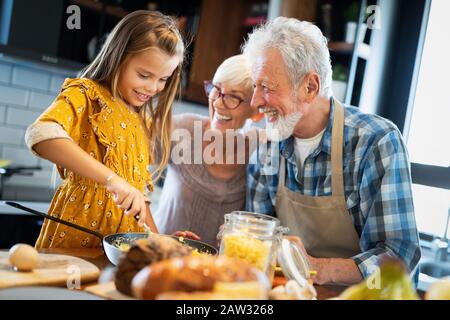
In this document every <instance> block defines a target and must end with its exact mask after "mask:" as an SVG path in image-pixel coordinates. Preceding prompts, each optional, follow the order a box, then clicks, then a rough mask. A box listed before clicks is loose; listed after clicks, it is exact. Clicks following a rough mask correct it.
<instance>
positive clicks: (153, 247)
mask: <svg viewBox="0 0 450 320" xmlns="http://www.w3.org/2000/svg"><path fill="white" fill-rule="evenodd" d="M191 252H192V249H191V248H190V247H188V246H185V245H183V244H181V243H179V242H178V241H176V240H175V239H172V238H170V237H167V236H162V235H157V234H152V235H150V236H149V237H148V238H146V239H139V240H137V241H136V242H135V243H134V244H133V245H132V246H131V247H130V249H129V250H128V252H126V253H125V254H123V255H122V257H121V259H120V261H119V264H118V266H117V272H116V276H115V280H114V282H115V284H116V288H117V290H119V291H120V292H122V293H124V294H126V295H130V296H131V295H132V292H131V280H132V279H133V277H134V276H135V275H136V273H138V272H139V271H140V270H141V269H142V268H144V267H146V266H148V265H149V264H152V263H154V262H158V261H162V260H165V259H169V258H174V257H182V256H187V255H190V254H191Z"/></svg>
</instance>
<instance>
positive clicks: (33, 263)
mask: <svg viewBox="0 0 450 320" xmlns="http://www.w3.org/2000/svg"><path fill="white" fill-rule="evenodd" d="M9 263H11V265H12V266H13V267H14V268H15V269H16V270H18V271H31V270H33V269H34V268H36V267H37V265H38V264H39V253H38V252H37V251H36V249H35V248H33V247H32V246H30V245H28V244H24V243H18V244H16V245H14V246H13V247H12V248H11V249H9Z"/></svg>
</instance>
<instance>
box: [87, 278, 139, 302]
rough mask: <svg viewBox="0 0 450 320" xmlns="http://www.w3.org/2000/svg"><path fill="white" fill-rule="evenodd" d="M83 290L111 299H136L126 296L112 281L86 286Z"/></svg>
mask: <svg viewBox="0 0 450 320" xmlns="http://www.w3.org/2000/svg"><path fill="white" fill-rule="evenodd" d="M84 290H85V291H86V292H89V293H92V294H95V295H96V296H99V297H102V298H106V299H111V300H136V298H133V297H130V296H127V295H125V294H123V293H121V292H119V290H117V288H116V285H115V284H114V282H113V281H110V282H105V283H101V284H96V285H93V286H90V287H86V288H85V289H84Z"/></svg>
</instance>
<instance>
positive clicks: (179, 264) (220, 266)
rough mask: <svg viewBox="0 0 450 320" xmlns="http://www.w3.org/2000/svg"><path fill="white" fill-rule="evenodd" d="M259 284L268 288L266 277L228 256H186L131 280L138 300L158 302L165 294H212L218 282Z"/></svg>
mask: <svg viewBox="0 0 450 320" xmlns="http://www.w3.org/2000/svg"><path fill="white" fill-rule="evenodd" d="M249 281H256V282H258V283H260V284H261V285H262V286H263V287H264V288H267V289H268V288H269V280H268V279H267V276H266V275H265V274H264V273H263V272H261V271H260V270H258V269H256V268H255V267H253V266H252V265H250V264H249V263H247V262H245V261H242V260H240V259H235V258H229V257H227V256H218V257H217V256H187V257H182V258H173V259H169V260H164V261H161V262H157V263H154V264H152V265H150V266H148V267H145V268H144V269H142V270H141V271H139V273H137V274H136V275H135V277H134V278H133V280H132V284H131V287H132V293H133V296H134V297H136V298H141V299H155V298H156V296H157V295H159V294H161V293H165V292H171V291H178V292H213V291H214V287H215V284H216V283H219V282H249Z"/></svg>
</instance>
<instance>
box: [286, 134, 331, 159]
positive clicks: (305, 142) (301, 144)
mask: <svg viewBox="0 0 450 320" xmlns="http://www.w3.org/2000/svg"><path fill="white" fill-rule="evenodd" d="M324 132H325V129H323V130H322V131H321V132H319V133H318V134H317V135H315V136H314V137H312V138H307V139H300V138H295V145H294V152H295V159H296V162H297V164H300V165H301V167H303V165H304V164H305V159H306V158H307V157H308V156H309V155H310V154H311V153H312V152H313V151H314V150H316V148H317V147H318V146H319V143H320V140H321V139H322V136H323V133H324Z"/></svg>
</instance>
